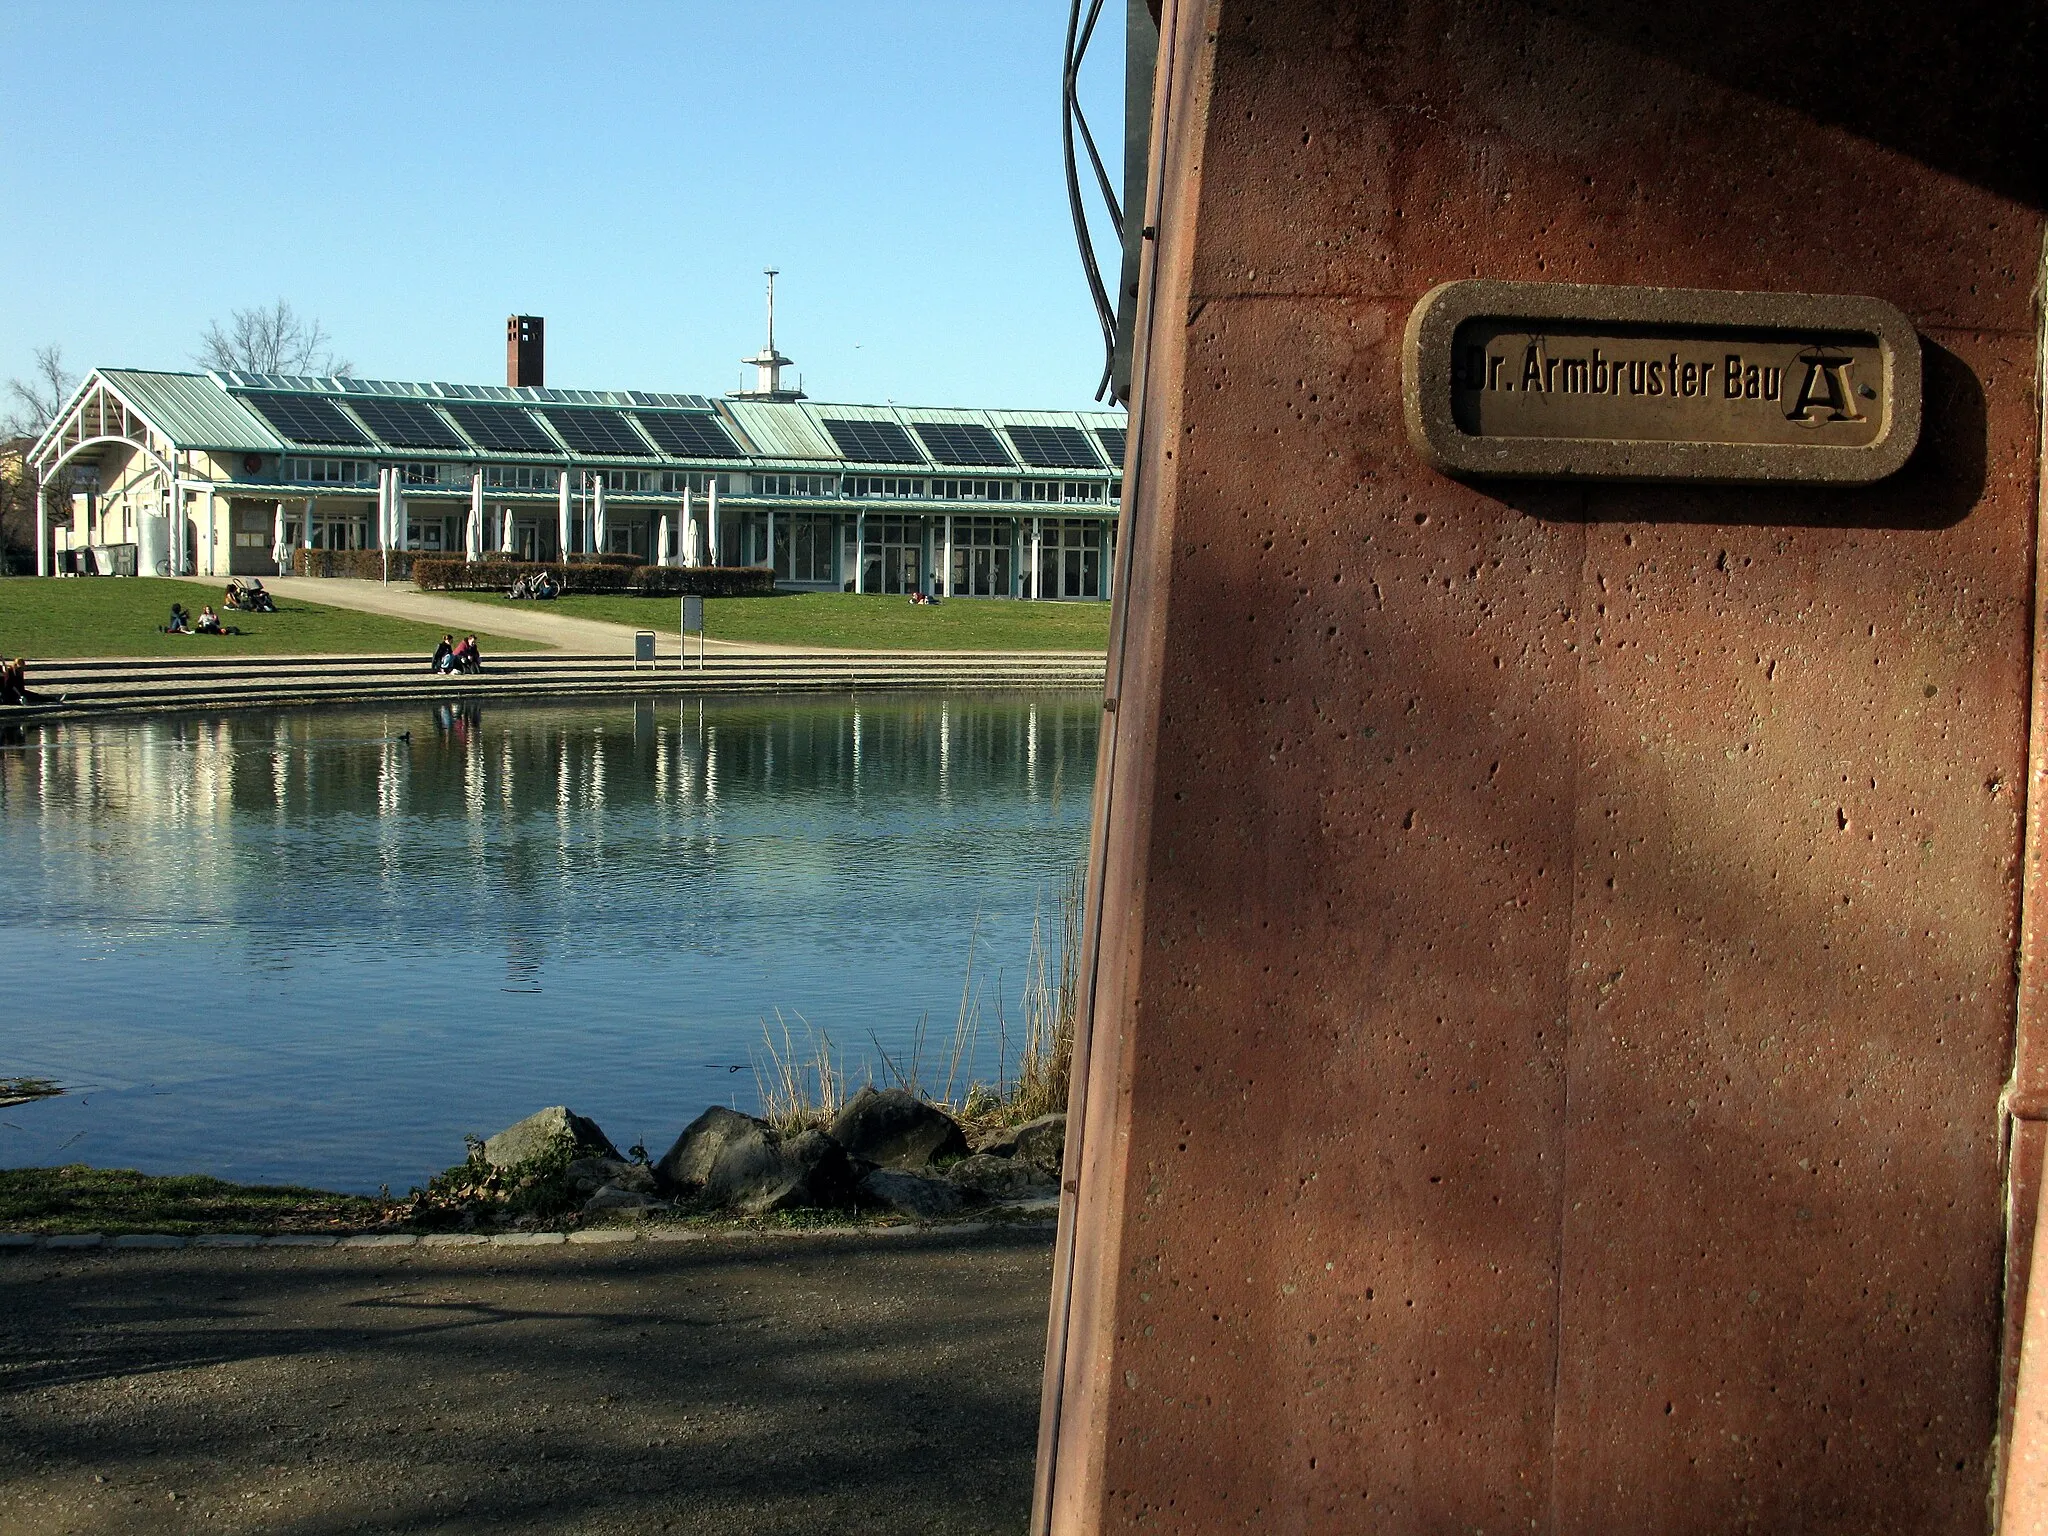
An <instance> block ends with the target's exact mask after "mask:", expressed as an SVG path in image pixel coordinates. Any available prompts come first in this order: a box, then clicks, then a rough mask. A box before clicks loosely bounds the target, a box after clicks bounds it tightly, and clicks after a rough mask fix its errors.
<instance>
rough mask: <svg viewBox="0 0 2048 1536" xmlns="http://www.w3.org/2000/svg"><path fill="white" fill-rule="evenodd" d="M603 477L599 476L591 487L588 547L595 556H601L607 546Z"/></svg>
mask: <svg viewBox="0 0 2048 1536" xmlns="http://www.w3.org/2000/svg"><path fill="white" fill-rule="evenodd" d="M604 521H605V519H604V476H603V475H601V474H600V475H599V476H598V477H597V481H596V483H595V484H594V485H593V486H592V487H591V502H590V547H591V551H592V552H593V553H595V554H603V553H604V551H605V548H606V546H607V544H608V542H609V541H608V540H607V539H606V538H605V532H604Z"/></svg>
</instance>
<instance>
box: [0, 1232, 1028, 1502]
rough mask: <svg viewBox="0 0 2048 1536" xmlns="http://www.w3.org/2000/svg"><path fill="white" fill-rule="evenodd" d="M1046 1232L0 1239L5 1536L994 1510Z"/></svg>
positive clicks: (1015, 1485)
mask: <svg viewBox="0 0 2048 1536" xmlns="http://www.w3.org/2000/svg"><path fill="white" fill-rule="evenodd" d="M1050 1257H1051V1241H1050V1233H1049V1229H1046V1228H1034V1229H1013V1230H1002V1229H997V1230H988V1231H982V1232H979V1233H971V1234H947V1233H945V1232H943V1231H940V1232H923V1233H918V1234H914V1235H888V1234H879V1235H877V1234H862V1235H851V1234H850V1235H846V1236H837V1237H821V1236H803V1237H718V1238H709V1239H702V1240H698V1241H692V1242H661V1243H656V1242H640V1243H632V1244H623V1245H618V1246H614V1247H590V1248H584V1247H566V1246H565V1247H554V1248H538V1249H509V1250H507V1249H488V1248H412V1249H398V1250H378V1249H355V1250H349V1249H324V1250H304V1249H284V1250H280V1249H254V1250H249V1249H188V1250H183V1251H177V1252H149V1251H127V1252H106V1253H72V1254H67V1253H58V1252H33V1253H20V1254H0V1532H4V1533H6V1536H16V1533H42V1532H52V1533H54V1532H72V1531H79V1532H101V1531H137V1532H141V1531H148V1532H152V1533H160V1532H166V1531H171V1532H179V1531H208V1532H242V1531H267V1532H285V1533H292V1536H316V1533H317V1536H325V1533H328V1532H340V1531H478V1532H484V1531H489V1532H526V1531H531V1532H542V1531H545V1532H549V1533H565V1532H645V1531H661V1530H673V1531H714V1530H715V1531H718V1532H721V1533H730V1536H751V1533H757V1532H759V1533H768V1532H788V1533H792V1536H794V1533H799V1532H801V1533H803V1536H838V1533H865V1532H876V1533H882V1532H887V1533H891V1536H909V1533H924V1532H932V1533H938V1532H945V1533H954V1532H962V1533H965V1532H974V1533H980V1532H1002V1533H1005V1536H1014V1533H1016V1532H1019V1531H1021V1530H1022V1529H1023V1527H1024V1525H1025V1523H1026V1520H1027V1516H1028V1512H1029V1504H1030V1486H1031V1465H1032V1452H1033V1441H1034V1436H1035V1434H1036V1423H1037V1416H1038V1377H1039V1365H1040V1353H1041V1350H1042V1348H1043V1341H1044V1333H1045V1314H1046V1300H1047V1294H1048V1286H1049V1276H1050Z"/></svg>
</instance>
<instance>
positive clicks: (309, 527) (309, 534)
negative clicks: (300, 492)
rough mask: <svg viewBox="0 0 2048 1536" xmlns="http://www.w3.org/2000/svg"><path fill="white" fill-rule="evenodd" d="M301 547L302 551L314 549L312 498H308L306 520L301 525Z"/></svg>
mask: <svg viewBox="0 0 2048 1536" xmlns="http://www.w3.org/2000/svg"><path fill="white" fill-rule="evenodd" d="M299 547H300V548H302V549H311V548H312V547H313V498H312V497H310V496H308V497H307V498H306V516H305V520H304V521H303V522H301V523H300V524H299Z"/></svg>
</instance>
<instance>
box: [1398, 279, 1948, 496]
mask: <svg viewBox="0 0 2048 1536" xmlns="http://www.w3.org/2000/svg"><path fill="white" fill-rule="evenodd" d="M1402 367H1403V384H1404V386H1405V393H1406V401H1405V405H1406V412H1407V418H1408V432H1409V436H1410V437H1411V438H1412V439H1413V440H1414V442H1415V446H1416V448H1417V449H1418V450H1419V451H1420V452H1421V453H1422V455H1423V457H1424V458H1425V459H1427V460H1428V461H1429V462H1430V463H1431V464H1432V465H1433V466H1434V467H1436V468H1437V469H1440V470H1442V471H1444V472H1445V473H1446V474H1451V475H1460V476H1522V477H1537V478H1543V479H1584V480H1695V481H1709V482H1720V483H1724V484H1757V483H1765V482H1774V481H1793V482H1802V481H1803V482H1812V483H1821V484H1834V485H1861V484H1867V483H1868V482H1870V481H1873V480H1880V479H1883V478H1884V477H1885V476H1886V475H1889V474H1891V473H1892V472H1893V471H1894V470H1896V469H1898V468H1899V467H1900V466H1901V465H1902V464H1904V463H1905V462H1906V459H1907V457H1908V455H1910V454H1911V453H1912V451H1913V446H1914V444H1915V443H1916V442H1918V440H1919V436H1920V343H1919V337H1918V335H1917V334H1916V333H1915V331H1914V329H1913V326H1912V323H1911V322H1910V321H1908V320H1907V319H1906V317H1905V316H1904V315H1903V314H1901V313H1900V312H1899V311H1898V310H1897V309H1895V308H1893V307H1892V306H1891V305H1890V304H1887V303H1885V302H1884V301H1883V300H1881V299H1871V298H1856V297H1830V296H1823V295H1816V294H1803V293H1724V292H1716V291H1710V290H1704V289H1690V288H1607V287H1591V286H1581V285H1576V284H1569V283H1506V282H1490V281H1483V280H1472V281H1461V282H1451V283H1444V284H1442V285H1441V286H1439V287H1437V288H1434V289H1432V290H1431V291H1430V292H1429V293H1428V294H1427V295H1426V296H1425V297H1424V298H1423V300H1422V302H1421V303H1420V304H1418V305H1416V307H1415V312H1414V314H1412V315H1411V316H1410V317H1409V320H1408V331H1407V337H1406V345H1405V347H1404V349H1403V359H1402Z"/></svg>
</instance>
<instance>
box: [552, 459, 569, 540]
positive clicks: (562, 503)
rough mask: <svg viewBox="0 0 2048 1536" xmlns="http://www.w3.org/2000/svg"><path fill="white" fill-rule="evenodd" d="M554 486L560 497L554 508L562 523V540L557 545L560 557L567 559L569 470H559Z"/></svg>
mask: <svg viewBox="0 0 2048 1536" xmlns="http://www.w3.org/2000/svg"><path fill="white" fill-rule="evenodd" d="M555 488H556V494H557V495H558V496H559V498H560V500H559V501H558V502H557V508H556V509H557V512H558V514H559V516H560V518H561V523H562V528H561V540H562V542H561V544H560V546H559V551H560V558H561V559H563V560H567V559H568V558H569V471H567V470H566V469H565V470H563V471H561V477H560V479H559V480H558V481H557V482H556V487H555Z"/></svg>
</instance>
